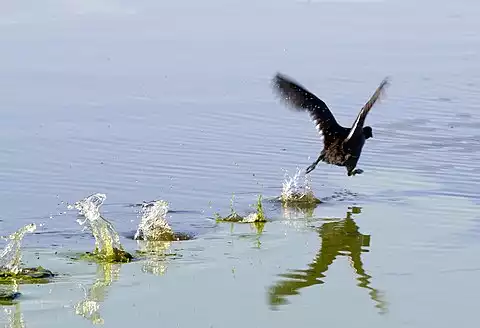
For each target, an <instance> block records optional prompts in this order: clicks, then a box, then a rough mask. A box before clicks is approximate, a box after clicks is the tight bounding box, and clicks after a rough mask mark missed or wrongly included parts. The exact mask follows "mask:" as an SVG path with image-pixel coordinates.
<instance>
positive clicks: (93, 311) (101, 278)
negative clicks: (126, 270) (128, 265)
mask: <svg viewBox="0 0 480 328" xmlns="http://www.w3.org/2000/svg"><path fill="white" fill-rule="evenodd" d="M97 265H98V266H97V279H96V281H95V283H94V284H93V285H92V286H91V287H90V288H89V290H88V292H87V290H85V298H84V299H83V300H82V301H80V302H78V303H77V304H76V305H75V313H76V314H78V315H80V316H82V317H84V318H85V319H88V320H90V321H91V322H92V323H93V324H103V323H104V320H103V318H102V316H101V315H100V304H101V302H103V301H104V300H105V298H106V296H107V291H108V287H110V285H111V284H112V283H113V282H114V281H116V280H118V278H119V274H120V265H119V264H113V263H99V264H97Z"/></svg>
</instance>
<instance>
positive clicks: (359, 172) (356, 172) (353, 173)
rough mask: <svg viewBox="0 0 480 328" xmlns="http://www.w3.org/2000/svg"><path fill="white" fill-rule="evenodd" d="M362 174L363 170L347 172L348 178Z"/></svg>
mask: <svg viewBox="0 0 480 328" xmlns="http://www.w3.org/2000/svg"><path fill="white" fill-rule="evenodd" d="M362 173H363V170H362V169H355V170H353V171H349V172H348V176H351V175H356V174H362Z"/></svg>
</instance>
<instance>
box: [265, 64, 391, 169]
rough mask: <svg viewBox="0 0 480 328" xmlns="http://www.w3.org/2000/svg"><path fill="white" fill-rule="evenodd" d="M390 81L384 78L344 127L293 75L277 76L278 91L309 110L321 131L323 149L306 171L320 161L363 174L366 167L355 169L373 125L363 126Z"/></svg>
mask: <svg viewBox="0 0 480 328" xmlns="http://www.w3.org/2000/svg"><path fill="white" fill-rule="evenodd" d="M388 83H389V82H388V78H385V79H384V80H383V81H382V83H380V85H379V87H378V88H377V90H376V91H375V93H374V94H373V96H372V97H371V98H370V100H368V102H367V103H366V104H365V105H364V106H363V108H362V109H361V110H360V113H359V114H358V116H357V119H356V120H355V122H354V123H353V125H352V127H351V128H345V127H343V126H341V125H340V124H338V123H337V121H336V120H335V117H334V116H333V114H332V112H330V110H329V109H328V107H327V105H326V104H325V103H324V102H323V101H322V100H320V99H319V98H317V97H316V96H315V95H314V94H312V93H311V92H310V91H308V90H307V89H305V88H304V87H303V86H301V85H300V84H298V83H297V82H295V81H294V80H292V79H291V78H289V77H287V76H285V75H283V74H281V73H277V74H276V75H275V77H274V79H273V86H274V90H275V91H276V92H277V94H278V95H279V96H280V97H281V98H282V99H283V100H284V101H285V102H286V104H287V105H289V106H290V107H292V108H293V109H295V110H297V111H307V112H308V113H309V114H310V117H311V118H312V120H313V122H314V123H315V125H316V127H317V130H318V132H319V133H320V134H321V135H322V136H323V150H322V152H321V153H320V156H319V157H318V159H317V160H316V161H315V162H314V163H313V164H312V165H310V166H309V167H308V168H307V170H306V173H310V172H312V171H313V170H314V169H315V167H316V166H317V164H318V163H319V162H320V161H323V162H325V163H328V164H333V165H338V166H345V167H346V169H347V174H348V176H351V175H355V174H361V173H363V170H361V169H355V166H356V165H357V162H358V159H359V158H360V154H361V152H362V148H363V145H364V144H365V140H367V139H368V138H371V137H373V134H372V128H371V127H370V126H365V127H364V126H363V125H364V123H365V118H366V117H367V114H368V112H369V111H370V109H371V108H372V107H373V105H374V104H375V102H376V101H377V100H378V98H379V97H380V96H381V94H382V92H383V91H384V89H385V87H386V86H387V85H388Z"/></svg>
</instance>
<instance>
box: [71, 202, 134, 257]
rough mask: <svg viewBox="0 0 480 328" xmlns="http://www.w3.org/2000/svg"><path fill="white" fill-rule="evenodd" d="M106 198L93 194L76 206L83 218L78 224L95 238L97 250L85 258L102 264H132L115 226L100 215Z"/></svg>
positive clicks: (78, 220) (87, 254)
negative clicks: (88, 230)
mask: <svg viewBox="0 0 480 328" xmlns="http://www.w3.org/2000/svg"><path fill="white" fill-rule="evenodd" d="M106 198H107V196H106V195H105V194H93V195H90V196H88V197H87V198H85V199H82V200H81V201H78V202H76V203H75V205H74V206H75V208H76V209H77V210H79V212H80V215H81V216H82V218H79V219H77V222H78V223H79V224H80V225H82V226H85V227H86V228H88V229H90V231H91V232H92V234H93V237H94V238H95V250H94V251H93V252H92V253H86V254H85V255H84V256H83V258H85V259H91V260H99V261H101V262H130V261H131V260H132V259H133V257H132V255H130V254H129V253H128V252H126V251H125V250H124V249H123V246H122V244H121V243H120V238H119V236H118V233H117V231H116V230H115V228H114V227H113V225H112V224H111V223H110V222H108V221H107V220H106V219H105V218H104V217H102V215H101V214H100V206H102V204H103V202H104V201H105V199H106Z"/></svg>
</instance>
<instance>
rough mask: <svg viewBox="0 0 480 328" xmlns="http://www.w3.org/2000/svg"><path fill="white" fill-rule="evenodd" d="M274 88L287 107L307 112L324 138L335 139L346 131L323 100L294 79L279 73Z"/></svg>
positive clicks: (275, 78)
mask: <svg viewBox="0 0 480 328" xmlns="http://www.w3.org/2000/svg"><path fill="white" fill-rule="evenodd" d="M273 87H274V90H275V91H276V92H277V94H278V95H279V96H280V98H282V100H283V101H284V102H285V103H286V104H287V105H290V107H292V108H293V109H296V110H298V111H307V112H308V113H309V114H310V117H311V118H312V120H313V122H314V123H315V126H316V128H317V130H318V132H319V133H320V134H321V135H322V136H323V137H329V136H332V137H333V136H334V135H335V134H336V133H337V132H339V131H343V130H344V129H345V128H343V127H341V126H340V125H339V124H338V123H337V121H336V120H335V117H334V116H333V114H332V112H331V111H330V109H329V108H328V107H327V105H326V104H325V103H324V102H323V101H322V100H320V99H319V98H317V96H315V95H314V94H313V93H311V92H310V91H308V90H307V89H305V88H304V87H303V86H302V85H300V84H299V83H297V82H296V81H294V80H293V79H291V78H289V77H287V76H285V75H283V74H281V73H277V74H276V75H275V77H274V78H273Z"/></svg>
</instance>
